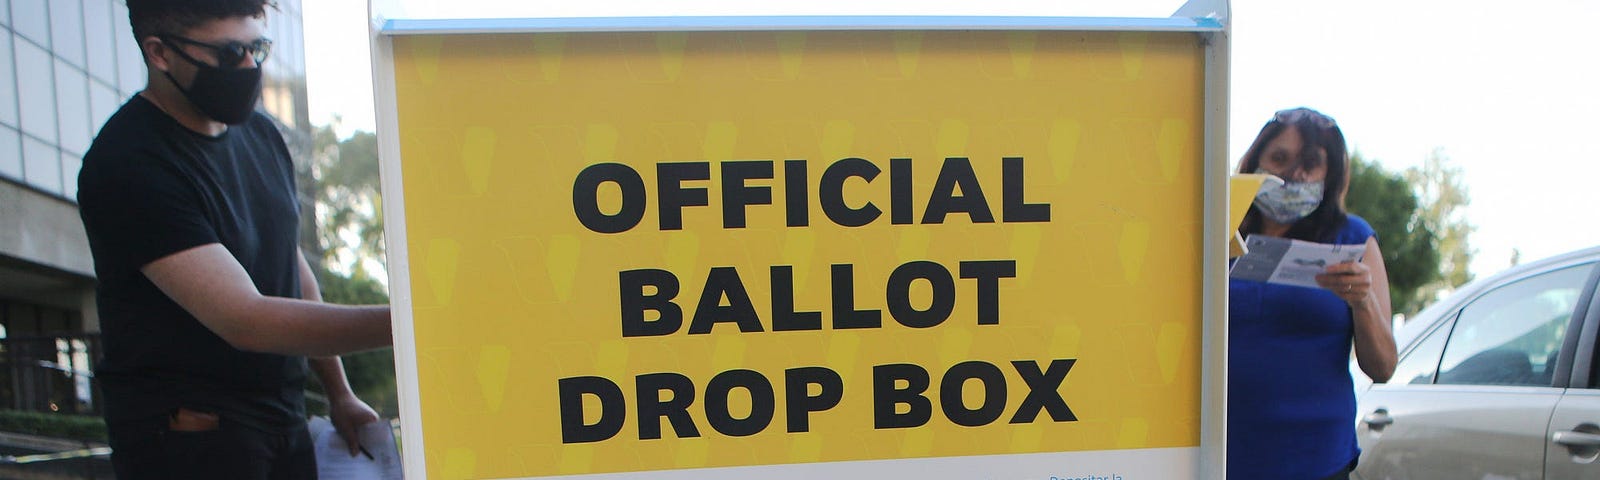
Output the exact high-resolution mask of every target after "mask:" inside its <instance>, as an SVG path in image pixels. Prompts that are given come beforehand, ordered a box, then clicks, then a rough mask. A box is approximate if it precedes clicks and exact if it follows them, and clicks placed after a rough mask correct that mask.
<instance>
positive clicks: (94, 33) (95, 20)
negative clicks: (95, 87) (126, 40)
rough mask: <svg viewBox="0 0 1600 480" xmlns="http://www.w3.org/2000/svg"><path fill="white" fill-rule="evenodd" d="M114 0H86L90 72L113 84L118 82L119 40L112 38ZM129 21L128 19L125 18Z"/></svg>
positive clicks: (85, 34) (86, 31) (87, 46)
mask: <svg viewBox="0 0 1600 480" xmlns="http://www.w3.org/2000/svg"><path fill="white" fill-rule="evenodd" d="M112 1H113V0H84V2H83V32H84V36H85V39H84V40H85V42H86V43H85V44H84V49H85V50H86V52H85V53H87V54H88V55H89V74H90V75H93V76H94V77H95V78H97V79H100V81H102V82H106V83H109V84H112V85H116V84H117V62H116V58H115V57H116V55H117V42H116V41H115V40H114V39H113V38H112V35H115V32H116V27H115V26H113V25H112V24H111V22H113V21H114V19H113V18H112V17H111V2H112ZM123 21H127V20H123Z"/></svg>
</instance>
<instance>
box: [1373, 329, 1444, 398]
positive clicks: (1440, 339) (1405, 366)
mask: <svg viewBox="0 0 1600 480" xmlns="http://www.w3.org/2000/svg"><path fill="white" fill-rule="evenodd" d="M1451 323H1452V322H1451V321H1445V322H1444V325H1440V326H1439V328H1436V329H1434V330H1433V331H1432V332H1430V333H1428V336H1427V338H1424V339H1422V342H1421V343H1419V344H1417V347H1416V348H1413V349H1411V352H1410V353H1407V354H1406V357H1405V358H1402V359H1400V364H1399V365H1396V366H1395V368H1394V377H1391V378H1390V380H1389V384H1391V385H1427V384H1430V383H1433V373H1434V371H1435V370H1438V369H1439V354H1440V353H1442V352H1443V351H1444V341H1445V339H1446V338H1448V337H1449V336H1450V324H1451Z"/></svg>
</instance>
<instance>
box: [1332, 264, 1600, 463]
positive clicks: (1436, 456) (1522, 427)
mask: <svg viewBox="0 0 1600 480" xmlns="http://www.w3.org/2000/svg"><path fill="white" fill-rule="evenodd" d="M1597 265H1600V247H1596V248H1590V249H1586V250H1581V251H1577V252H1573V253H1569V254H1566V255H1561V256H1558V257H1555V258H1550V259H1546V260H1542V261H1539V262H1535V263H1530V264H1526V265H1521V266H1517V267H1515V268H1512V269H1510V270H1507V271H1506V272H1503V273H1500V274H1498V275H1495V276H1493V277H1490V278H1487V279H1484V280H1481V281H1477V282H1473V283H1472V284H1470V285H1468V286H1466V287H1463V288H1462V289H1460V290H1458V291H1457V292H1456V293H1455V294H1453V295H1451V296H1450V297H1449V298H1448V299H1445V300H1442V301H1440V302H1438V303H1436V304H1435V305H1434V306H1432V307H1429V308H1428V309H1427V310H1424V311H1423V312H1422V313H1419V314H1418V315H1417V316H1416V318H1415V319H1414V320H1413V321H1412V322H1409V323H1408V324H1407V325H1406V326H1405V327H1404V328H1402V329H1400V330H1399V331H1397V332H1396V340H1397V341H1398V342H1399V345H1400V363H1399V365H1398V366H1397V367H1396V369H1395V374H1394V377H1393V378H1392V379H1390V381H1389V382H1388V383H1386V384H1371V385H1361V384H1360V383H1358V384H1357V389H1356V393H1357V402H1356V438H1357V441H1358V442H1359V443H1360V446H1361V461H1360V464H1359V466H1358V467H1357V468H1356V471H1355V476H1354V477H1353V478H1360V479H1363V480H1387V479H1440V480H1464V479H1472V480H1510V479H1521V480H1540V479H1544V480H1577V479H1587V480H1596V479H1600V461H1597V460H1600V458H1597V457H1600V349H1597V348H1596V346H1595V345H1596V338H1595V337H1596V331H1597V330H1600V296H1596V295H1595V290H1596V283H1597V280H1600V268H1596V267H1597ZM1352 370H1353V374H1354V375H1355V377H1356V378H1357V379H1364V378H1366V377H1365V375H1362V374H1361V373H1360V371H1359V370H1355V369H1352Z"/></svg>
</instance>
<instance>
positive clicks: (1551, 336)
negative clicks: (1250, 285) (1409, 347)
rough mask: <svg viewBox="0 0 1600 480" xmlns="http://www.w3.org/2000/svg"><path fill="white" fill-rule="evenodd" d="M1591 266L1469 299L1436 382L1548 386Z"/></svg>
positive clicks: (1542, 275)
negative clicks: (1470, 300)
mask: <svg viewBox="0 0 1600 480" xmlns="http://www.w3.org/2000/svg"><path fill="white" fill-rule="evenodd" d="M1592 267H1593V264H1589V265H1580V266H1575V267H1567V268H1563V269H1561V270H1555V271H1552V272H1547V273H1543V274H1539V275H1535V276H1532V277H1528V278H1524V279H1521V280H1518V281H1516V282H1512V283H1509V284H1506V285H1504V286H1501V287H1499V288H1496V289H1494V290H1491V291H1489V292H1488V293H1486V294H1484V295H1483V296H1480V297H1478V298H1477V299H1475V300H1473V301H1472V303H1470V304H1468V305H1467V306H1466V308H1463V309H1462V310H1461V314H1460V315H1459V316H1458V317H1456V325H1455V328H1454V329H1452V330H1451V332H1450V339H1449V340H1448V342H1447V343H1446V344H1445V350H1444V357H1443V359H1442V360H1441V361H1440V364H1439V375H1438V380H1437V382H1438V383H1440V384H1451V385H1528V386H1549V385H1550V377H1551V373H1553V372H1554V370H1555V363H1556V355H1557V354H1558V353H1559V352H1560V351H1561V341H1562V339H1563V338H1565V337H1566V333H1567V324H1568V321H1569V320H1570V319H1571V318H1572V312H1573V310H1574V309H1575V308H1576V307H1577V302H1578V296H1579V292H1580V291H1581V290H1582V289H1583V285H1584V281H1585V280H1587V279H1588V275H1589V270H1590V268H1592Z"/></svg>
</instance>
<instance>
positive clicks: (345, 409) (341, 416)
mask: <svg viewBox="0 0 1600 480" xmlns="http://www.w3.org/2000/svg"><path fill="white" fill-rule="evenodd" d="M328 419H329V420H331V421H332V422H333V429H334V431H337V432H339V436H340V437H344V441H345V443H346V444H347V445H348V446H349V447H350V456H352V457H354V456H356V454H357V453H358V452H360V451H361V426H362V425H366V424H368V423H372V422H376V421H379V420H380V419H379V418H378V412H376V411H374V410H372V407H370V406H367V402H363V401H361V399H359V398H356V396H355V395H349V396H344V397H341V398H330V399H328Z"/></svg>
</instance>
